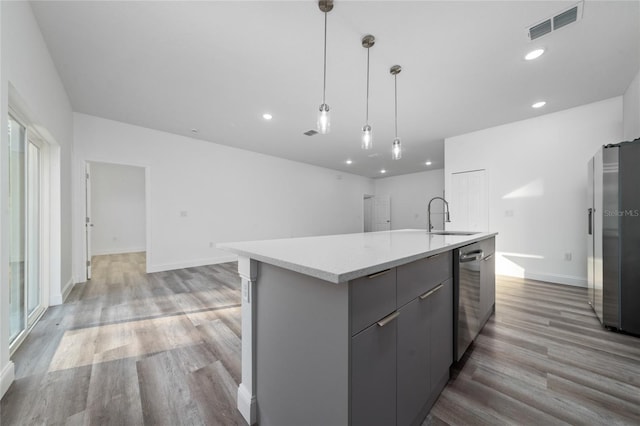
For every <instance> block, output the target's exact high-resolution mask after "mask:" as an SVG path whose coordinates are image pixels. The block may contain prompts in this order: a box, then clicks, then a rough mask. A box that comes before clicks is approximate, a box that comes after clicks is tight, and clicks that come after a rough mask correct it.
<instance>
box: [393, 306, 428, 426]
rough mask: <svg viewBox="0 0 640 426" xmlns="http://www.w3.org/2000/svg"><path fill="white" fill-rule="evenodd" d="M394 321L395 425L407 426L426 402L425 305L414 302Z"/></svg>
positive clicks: (426, 330) (426, 313)
mask: <svg viewBox="0 0 640 426" xmlns="http://www.w3.org/2000/svg"><path fill="white" fill-rule="evenodd" d="M399 312H400V316H399V317H398V396H397V398H398V402H397V403H398V414H397V423H396V424H397V425H398V426H405V425H410V424H411V423H412V422H413V420H414V419H415V417H416V416H417V415H418V413H420V411H421V410H422V407H423V406H424V404H425V402H426V401H427V399H428V398H429V364H430V362H429V349H430V345H429V323H430V319H429V316H430V315H429V301H428V300H427V299H425V300H422V299H420V298H415V299H414V300H413V301H411V302H410V303H408V304H406V305H405V306H404V307H402V309H400V311H399Z"/></svg>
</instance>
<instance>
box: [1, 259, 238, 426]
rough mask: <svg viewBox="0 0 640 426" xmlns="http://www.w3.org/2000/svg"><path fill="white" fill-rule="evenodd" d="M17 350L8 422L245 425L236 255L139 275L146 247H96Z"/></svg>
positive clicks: (4, 417) (5, 407)
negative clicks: (63, 297) (239, 404)
mask: <svg viewBox="0 0 640 426" xmlns="http://www.w3.org/2000/svg"><path fill="white" fill-rule="evenodd" d="M93 261H94V263H93V264H94V268H93V279H92V280H91V281H89V282H87V283H83V284H78V285H76V287H75V288H74V290H73V292H72V293H71V295H70V296H69V300H68V301H67V303H65V304H64V305H61V306H55V307H52V308H50V309H49V310H48V311H47V312H46V313H45V315H44V316H43V318H42V320H41V321H40V323H38V324H37V325H36V327H35V328H34V330H33V331H32V333H31V335H30V336H29V337H28V338H27V339H26V340H25V342H24V343H23V344H22V346H21V347H20V348H19V349H18V351H17V352H16V353H15V355H14V357H13V360H14V362H15V364H16V380H15V382H14V383H13V384H12V386H11V387H10V388H9V391H8V392H7V393H6V395H5V396H4V397H3V399H2V403H1V407H0V415H1V417H0V424H1V425H3V426H9V425H35V424H38V425H39V424H47V425H62V424H65V425H142V424H146V425H171V426H175V425H183V424H189V425H246V422H245V421H244V419H242V416H240V414H239V413H238V412H237V410H236V392H237V386H238V382H239V380H240V291H239V288H240V280H239V278H238V275H237V269H236V264H235V263H228V264H222V265H215V266H203V267H197V268H188V269H182V270H177V271H169V272H160V273H154V274H146V273H145V272H144V271H145V258H144V253H134V254H124V255H109V256H96V257H94V259H93Z"/></svg>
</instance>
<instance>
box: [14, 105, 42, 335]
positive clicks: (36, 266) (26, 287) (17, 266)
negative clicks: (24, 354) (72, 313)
mask: <svg viewBox="0 0 640 426" xmlns="http://www.w3.org/2000/svg"><path fill="white" fill-rule="evenodd" d="M40 148H41V145H40V143H39V142H38V141H37V140H36V139H32V138H31V137H30V135H29V134H28V132H27V129H26V127H25V126H24V125H23V124H21V123H20V122H19V121H18V120H17V119H15V118H14V117H12V116H11V115H9V221H10V227H9V229H10V231H9V233H10V236H9V246H10V247H9V286H10V298H9V307H10V309H9V312H10V324H9V328H10V344H13V343H15V342H16V341H17V340H18V339H19V338H20V337H21V336H22V335H23V332H24V331H25V330H26V329H27V328H28V327H29V326H31V325H32V324H33V322H34V321H35V320H36V319H37V317H38V316H39V315H40V314H41V313H42V311H43V306H42V286H41V277H40V261H41V255H40V253H41V243H40V228H41V202H40V199H41V191H40V186H41V181H40V179H41V164H40V163H41V158H40V157H41V156H40Z"/></svg>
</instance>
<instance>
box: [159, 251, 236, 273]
mask: <svg viewBox="0 0 640 426" xmlns="http://www.w3.org/2000/svg"><path fill="white" fill-rule="evenodd" d="M237 261H238V256H236V255H229V256H218V257H211V258H206V259H194V260H188V261H185V262H176V263H165V264H161V265H149V266H147V272H163V271H172V270H174V269H184V268H193V267H196V266H204V265H216V264H218V263H227V262H237Z"/></svg>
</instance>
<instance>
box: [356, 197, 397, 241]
mask: <svg viewBox="0 0 640 426" xmlns="http://www.w3.org/2000/svg"><path fill="white" fill-rule="evenodd" d="M363 218H364V226H363V229H364V232H376V231H390V230H391V198H390V197H388V196H380V195H369V194H365V195H364V196H363Z"/></svg>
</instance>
